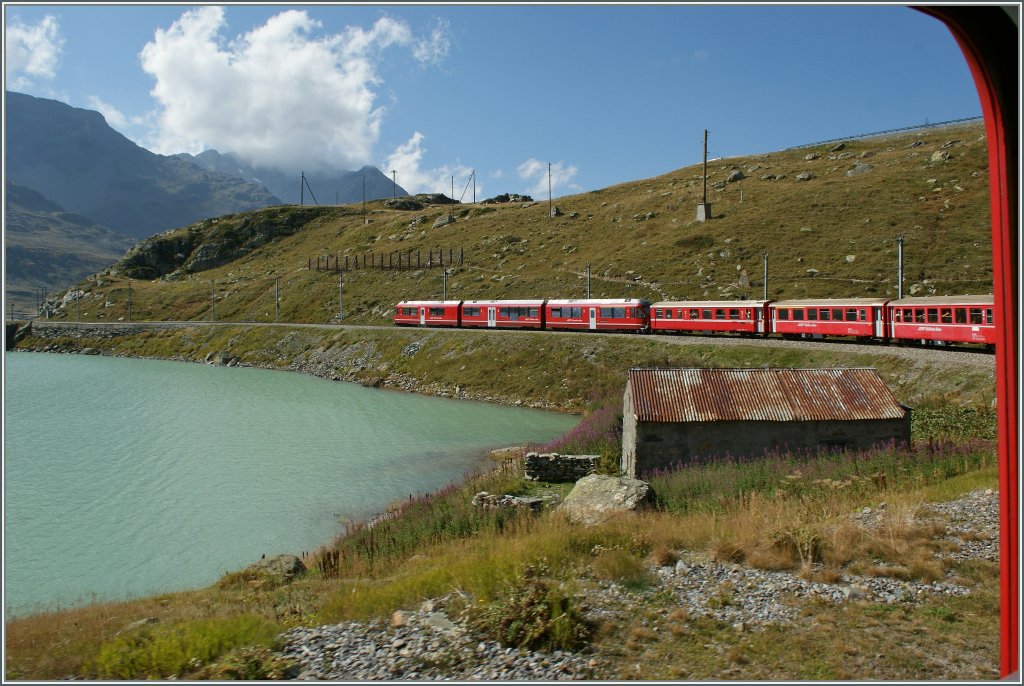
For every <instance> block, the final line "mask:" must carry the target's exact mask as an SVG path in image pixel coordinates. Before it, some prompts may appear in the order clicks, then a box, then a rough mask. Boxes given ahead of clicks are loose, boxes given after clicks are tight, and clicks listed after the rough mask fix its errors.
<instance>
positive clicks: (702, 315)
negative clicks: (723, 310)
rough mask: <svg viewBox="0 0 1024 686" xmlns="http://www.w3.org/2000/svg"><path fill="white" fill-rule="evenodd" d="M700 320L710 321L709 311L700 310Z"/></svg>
mask: <svg viewBox="0 0 1024 686" xmlns="http://www.w3.org/2000/svg"><path fill="white" fill-rule="evenodd" d="M700 318H701V319H711V310H701V311H700Z"/></svg>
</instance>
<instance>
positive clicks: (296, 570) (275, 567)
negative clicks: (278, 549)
mask: <svg viewBox="0 0 1024 686" xmlns="http://www.w3.org/2000/svg"><path fill="white" fill-rule="evenodd" d="M243 571H246V572H257V573H260V574H262V575H266V576H268V577H270V578H271V579H273V580H274V581H275V582H277V583H285V584H286V583H288V582H290V581H292V580H293V579H294V578H295V577H297V576H301V575H303V574H305V573H306V565H304V564H302V560H300V559H299V558H298V557H296V556H295V555H274V556H273V557H266V558H263V559H262V560H260V561H259V562H257V563H255V564H251V565H249V566H248V567H246V568H245V570H243Z"/></svg>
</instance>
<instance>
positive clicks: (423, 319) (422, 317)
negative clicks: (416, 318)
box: [420, 307, 427, 326]
mask: <svg viewBox="0 0 1024 686" xmlns="http://www.w3.org/2000/svg"><path fill="white" fill-rule="evenodd" d="M426 323H427V308H425V307H421V308H420V326H424V325H425V324H426Z"/></svg>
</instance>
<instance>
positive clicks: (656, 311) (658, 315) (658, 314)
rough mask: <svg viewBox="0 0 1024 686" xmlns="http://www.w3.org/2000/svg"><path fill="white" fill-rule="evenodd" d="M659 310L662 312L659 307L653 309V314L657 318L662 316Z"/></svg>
mask: <svg viewBox="0 0 1024 686" xmlns="http://www.w3.org/2000/svg"><path fill="white" fill-rule="evenodd" d="M661 312H662V311H661V309H660V308H658V309H655V310H654V316H655V317H657V318H658V319H661V317H662V314H661Z"/></svg>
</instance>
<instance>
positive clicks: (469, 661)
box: [283, 490, 999, 681]
mask: <svg viewBox="0 0 1024 686" xmlns="http://www.w3.org/2000/svg"><path fill="white" fill-rule="evenodd" d="M885 511H886V505H885V504H884V503H882V504H880V505H879V506H878V507H875V508H864V509H863V510H861V511H859V512H857V513H854V514H853V515H852V516H853V517H854V518H855V519H856V521H857V522H858V523H859V524H860V525H862V526H864V527H868V528H870V527H876V526H878V525H879V524H880V523H881V522H882V521H883V518H882V517H883V515H884V514H885ZM998 513H999V501H998V495H997V494H996V493H995V492H994V491H992V490H986V491H975V492H972V493H969V494H968V495H966V496H964V497H963V498H960V499H958V500H954V501H951V502H946V503H938V504H932V505H927V506H923V507H921V508H919V509H918V511H917V512H915V513H912V515H913V518H914V520H915V521H916V522H918V523H921V522H926V521H931V520H934V521H939V522H941V523H943V524H944V525H945V528H946V534H945V537H946V538H947V539H949V540H950V541H953V542H955V543H957V544H958V547H959V549H958V550H956V551H955V552H951V553H946V554H947V555H950V556H952V557H954V558H955V559H960V560H962V559H966V558H980V559H985V560H993V561H994V560H997V559H998V535H999V520H998ZM653 571H654V573H655V574H656V576H657V578H658V580H659V582H660V583H659V584H656V587H655V588H654V589H653V590H652V591H648V593H651V592H664V591H668V592H670V593H671V594H672V597H673V598H674V600H675V602H676V603H677V604H678V606H679V607H680V608H682V609H684V610H685V611H686V612H687V613H688V615H689V616H708V617H713V618H715V619H718V620H721V621H724V622H728V623H731V624H732V626H733V627H734V628H735V629H736V630H737V631H759V630H762V629H763V628H764V627H765V626H767V625H769V624H783V625H785V624H787V623H793V622H799V621H801V616H800V611H799V606H800V604H801V601H802V600H809V599H816V600H821V601H826V602H832V603H843V602H847V601H850V600H865V601H868V602H875V603H886V604H893V603H914V602H917V601H919V600H921V599H923V598H925V597H929V596H935V595H966V594H968V593H970V589H969V588H967V587H964V586H961V585H958V584H957V583H955V581H954V579H953V577H952V575H949V576H948V577H947V578H946V579H944V580H941V581H935V582H931V583H925V582H920V581H902V580H899V579H894V578H889V577H859V576H852V575H846V576H845V577H844V579H843V580H842V582H840V583H835V584H830V583H821V582H815V581H808V580H806V579H803V578H801V577H798V576H795V575H794V574H792V573H790V572H776V571H765V570H759V569H754V568H751V567H745V566H743V565H738V564H723V563H719V562H713V561H709V560H707V559H706V558H702V557H700V556H699V555H696V554H693V553H690V552H687V551H682V552H681V553H680V559H679V560H678V561H677V562H676V563H675V564H674V565H673V566H667V567H660V568H656V569H654V570H653ZM724 593H727V594H728V597H727V599H725V596H723V594H724ZM581 600H582V602H583V605H584V607H585V611H586V613H587V615H588V616H589V617H590V618H591V619H604V620H612V621H615V620H617V619H621V620H624V621H628V619H629V618H630V617H631V616H632V615H635V608H636V605H637V601H638V596H637V595H636V594H635V593H633V592H630V591H628V590H626V589H624V588H622V587H621V586H619V585H617V584H614V583H610V582H602V583H600V584H596V585H594V586H593V588H592V589H591V590H589V591H588V592H587V593H586V595H585V597H583V598H581ZM723 600H724V602H723ZM446 603H447V601H446V599H438V600H431V601H427V602H425V603H424V604H423V605H422V606H421V607H420V608H417V609H415V610H410V611H401V612H396V614H395V615H394V616H393V617H392V619H391V621H390V622H386V621H376V622H368V623H357V622H348V623H344V624H336V625H328V626H321V627H313V628H296V629H292V630H290V631H288V632H287V633H286V634H285V648H284V650H283V653H284V654H285V655H286V656H288V657H291V658H293V659H295V660H297V661H298V663H299V664H300V673H299V675H298V678H299V679H303V680H322V679H326V680H345V681H354V680H415V679H422V680H470V681H521V680H544V681H550V680H569V679H595V678H601V674H600V673H599V670H600V660H599V657H600V656H595V655H587V654H585V653H584V654H574V653H568V652H557V651H556V652H554V653H550V654H549V653H541V652H530V651H526V650H518V649H514V648H506V647H503V646H501V645H499V644H497V643H495V642H492V641H480V640H479V639H478V638H474V637H473V636H472V635H471V633H470V631H469V630H468V629H467V627H466V626H465V624H464V623H462V622H461V621H460V620H459V618H458V617H457V616H454V617H450V616H448V615H447V614H445V612H444V608H445V606H446Z"/></svg>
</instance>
